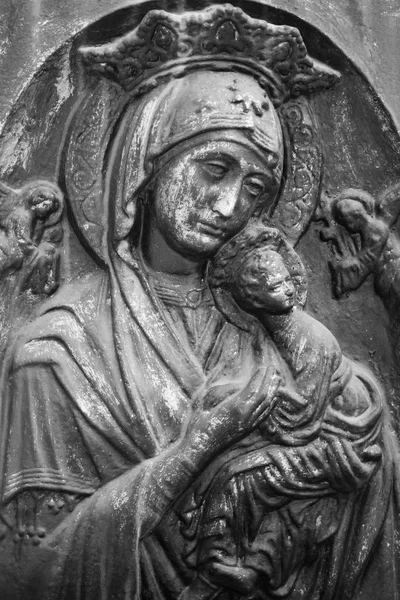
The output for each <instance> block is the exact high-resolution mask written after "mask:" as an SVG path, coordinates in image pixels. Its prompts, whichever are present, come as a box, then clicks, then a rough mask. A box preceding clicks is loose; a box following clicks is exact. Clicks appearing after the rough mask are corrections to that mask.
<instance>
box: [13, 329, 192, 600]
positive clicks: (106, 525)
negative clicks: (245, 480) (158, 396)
mask: <svg viewBox="0 0 400 600" xmlns="http://www.w3.org/2000/svg"><path fill="white" fill-rule="evenodd" d="M51 344H53V347H51ZM45 345H46V353H47V354H46V356H47V357H48V356H49V355H51V356H53V357H54V360H46V364H44V362H43V355H42V356H41V342H40V341H39V342H32V344H31V347H29V348H25V349H24V353H25V354H24V360H23V361H22V360H19V362H18V361H16V362H15V364H14V369H13V372H12V375H11V378H10V386H11V387H10V391H11V398H12V400H13V404H12V405H11V407H10V415H9V422H10V427H11V434H10V435H9V445H8V447H7V453H6V485H5V495H4V497H5V499H6V501H10V500H11V499H13V498H15V497H17V496H18V495H19V494H21V493H23V492H25V493H29V492H30V491H32V492H33V491H37V490H41V491H51V490H54V491H60V490H61V491H64V492H65V493H67V494H68V493H77V494H79V495H80V496H81V497H83V500H81V501H80V503H79V504H78V506H77V507H76V508H75V509H74V510H73V512H72V513H71V514H69V515H68V516H67V517H66V518H65V519H64V520H63V521H62V523H61V524H60V525H58V526H57V527H56V528H55V529H54V530H53V531H52V532H51V533H50V534H49V535H48V537H47V538H45V540H44V541H43V542H42V552H45V551H47V552H48V557H49V559H48V563H49V564H48V565H46V566H45V565H43V564H42V565H41V566H40V576H41V577H42V576H44V575H45V576H46V577H45V579H46V581H43V580H41V582H40V588H41V590H42V592H41V596H40V597H41V598H55V599H57V600H62V599H65V600H67V599H68V600H73V599H75V598H76V599H78V598H82V597H84V598H85V600H98V599H100V598H104V599H107V600H109V599H111V598H113V597H118V598H122V597H129V598H138V599H139V598H141V581H140V577H141V575H140V574H141V568H140V565H141V561H142V555H143V552H144V551H143V543H144V542H143V540H144V538H146V536H148V535H150V534H151V532H152V531H153V530H154V529H155V528H156V527H157V525H158V524H159V523H160V521H161V519H162V518H163V516H164V514H165V513H166V512H167V510H168V509H169V508H170V506H171V505H172V504H173V503H174V501H175V500H176V499H177V498H178V497H179V495H180V494H181V493H183V492H184V491H185V489H186V488H187V487H188V486H189V485H190V483H191V482H192V481H193V479H194V477H195V471H196V468H195V466H194V459H193V460H191V458H193V457H191V456H190V453H188V452H183V451H182V447H181V446H178V444H172V445H170V446H169V447H168V448H167V449H166V450H164V451H160V452H159V454H158V455H157V456H156V457H154V458H142V457H140V455H139V454H137V456H138V458H136V460H135V452H136V449H135V447H134V446H131V447H128V440H127V439H126V436H125V433H124V431H123V430H122V429H121V431H120V434H119V437H118V439H117V438H116V437H115V433H114V438H113V437H112V436H111V434H110V436H109V441H108V442H107V435H106V434H107V431H108V430H107V429H103V428H102V423H103V420H104V427H106V426H107V427H113V426H114V427H115V426H116V424H115V421H113V419H112V414H106V413H104V415H100V416H99V415H97V417H98V418H97V419H96V420H92V421H91V422H90V421H89V418H88V416H89V415H88V413H87V412H85V411H87V410H88V406H87V404H88V403H89V402H90V406H91V409H90V410H93V406H96V405H95V400H96V397H95V395H94V391H93V388H92V387H91V386H90V382H88V380H87V379H86V378H85V376H84V375H83V374H82V372H81V370H80V369H79V368H75V365H74V364H73V360H72V358H71V355H69V354H68V353H67V352H66V353H64V352H63V348H62V347H61V345H60V343H59V342H58V341H56V342H54V341H53V342H52V341H50V340H49V339H47V340H46V344H45ZM28 346H29V345H28ZM27 352H31V353H32V356H34V357H36V358H35V361H37V364H35V361H30V360H28V357H27ZM61 357H62V358H61ZM41 359H42V360H41ZM71 390H73V396H74V397H73V398H72V397H71V394H72V391H71ZM97 404H98V405H99V406H98V408H97V409H98V410H99V411H102V410H106V409H105V407H104V405H100V402H99V399H98V401H97ZM97 409H95V410H97ZM103 417H104V419H103ZM110 440H111V441H114V443H115V444H117V443H118V444H119V448H118V452H117V451H116V448H115V447H113V444H112V443H111V441H110ZM21 441H22V443H21ZM124 451H125V453H124ZM129 453H130V454H129ZM116 457H119V460H117V458H116ZM102 463H103V467H101V464H102ZM104 465H105V466H104ZM102 468H103V471H102ZM107 479H108V482H107ZM32 578H33V579H35V580H37V573H36V574H34V575H32ZM32 586H33V583H32ZM44 587H47V588H48V593H47V596H46V594H45V593H44V591H43V588H44ZM83 590H84V593H83Z"/></svg>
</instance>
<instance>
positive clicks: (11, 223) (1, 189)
mask: <svg viewBox="0 0 400 600" xmlns="http://www.w3.org/2000/svg"><path fill="white" fill-rule="evenodd" d="M63 206H64V203H63V196H62V193H61V191H60V189H59V188H58V186H56V185H55V184H53V183H51V182H49V181H45V180H37V181H33V182H31V183H27V184H26V185H24V186H23V187H21V188H20V189H13V188H11V187H9V186H7V185H6V184H4V183H2V182H0V228H1V231H0V275H3V274H7V273H9V272H12V271H18V270H20V269H22V274H21V280H20V285H21V288H22V289H23V288H24V287H28V286H29V287H30V289H31V290H32V291H33V293H37V294H39V293H45V294H50V293H52V292H53V291H54V290H55V289H56V287H57V285H58V282H57V271H58V260H59V258H58V246H59V244H60V241H61V239H62V229H61V223H60V219H61V216H62V212H63Z"/></svg>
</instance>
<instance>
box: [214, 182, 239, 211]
mask: <svg viewBox="0 0 400 600" xmlns="http://www.w3.org/2000/svg"><path fill="white" fill-rule="evenodd" d="M239 194H240V186H239V185H231V186H226V187H225V188H224V190H222V191H220V192H219V194H218V197H217V198H216V199H215V201H214V203H213V204H212V210H213V212H215V213H218V215H219V216H220V217H222V218H224V219H229V218H230V217H232V216H233V215H234V213H235V208H236V205H237V204H238V201H239Z"/></svg>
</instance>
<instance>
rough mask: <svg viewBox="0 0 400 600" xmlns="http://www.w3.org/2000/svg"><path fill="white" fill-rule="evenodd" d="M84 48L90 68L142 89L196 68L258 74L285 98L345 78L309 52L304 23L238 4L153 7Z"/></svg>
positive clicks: (275, 97)
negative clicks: (131, 25)
mask: <svg viewBox="0 0 400 600" xmlns="http://www.w3.org/2000/svg"><path fill="white" fill-rule="evenodd" d="M80 54H81V57H82V60H83V63H84V64H85V66H86V68H87V69H88V70H89V72H91V73H93V74H97V75H99V76H101V77H106V78H108V79H111V80H112V81H114V82H116V83H117V84H119V85H120V86H121V87H122V88H123V89H124V90H125V91H126V92H128V93H130V94H132V96H134V97H137V96H140V95H142V94H144V93H146V92H148V91H150V90H151V89H153V88H155V87H157V85H158V84H159V83H164V82H166V81H169V80H170V79H172V78H177V77H182V76H184V75H186V74H187V73H189V72H192V71H194V70H214V71H215V70H220V71H236V72H241V73H245V74H249V75H251V76H252V77H254V78H256V80H257V81H258V82H259V84H260V86H261V87H263V88H264V89H265V90H266V91H268V94H269V97H270V98H271V101H272V103H273V104H274V105H275V106H280V105H281V104H282V103H283V102H285V101H286V100H287V99H289V98H291V97H297V96H299V95H301V94H310V93H314V92H317V91H320V90H324V89H327V88H329V87H331V86H332V85H334V84H335V83H336V82H337V81H338V79H339V78H340V74H339V73H338V72H337V71H335V70H333V69H331V68H329V67H328V66H326V65H324V64H322V63H320V62H319V61H316V60H314V59H312V58H311V57H310V56H309V55H308V53H307V48H306V46H305V44H304V42H303V39H302V37H301V34H300V32H299V31H298V29H296V28H295V27H290V26H286V25H273V24H271V23H267V22H266V21H263V20H260V19H253V18H251V17H249V16H248V15H247V14H246V13H245V12H243V11H242V10H241V9H240V8H237V7H234V6H232V5H230V4H224V5H215V6H210V7H208V8H206V9H204V10H201V11H192V12H185V13H183V14H173V13H168V12H166V11H163V10H151V11H149V12H148V13H147V15H146V16H145V17H144V19H143V20H142V21H141V23H140V24H139V25H138V26H137V27H136V28H135V29H134V30H132V31H130V32H128V33H127V34H125V35H123V36H121V37H119V38H117V39H115V40H113V41H112V42H110V43H107V44H104V45H101V46H91V47H83V48H80Z"/></svg>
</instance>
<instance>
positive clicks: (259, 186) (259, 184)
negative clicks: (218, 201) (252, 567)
mask: <svg viewBox="0 0 400 600" xmlns="http://www.w3.org/2000/svg"><path fill="white" fill-rule="evenodd" d="M243 185H244V187H245V188H246V190H247V191H248V192H249V193H250V194H251V195H252V196H260V195H261V194H262V193H263V192H264V190H265V184H264V182H263V181H261V179H258V178H256V177H251V178H249V179H246V180H245V181H244V184H243Z"/></svg>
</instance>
